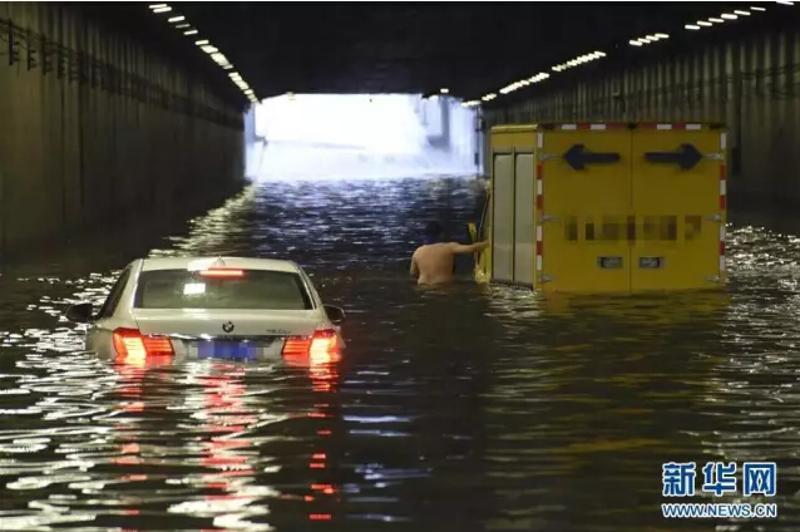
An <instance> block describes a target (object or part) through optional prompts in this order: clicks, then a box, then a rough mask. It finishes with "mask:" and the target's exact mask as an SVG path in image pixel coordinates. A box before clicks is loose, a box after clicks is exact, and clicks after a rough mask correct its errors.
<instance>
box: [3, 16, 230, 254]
mask: <svg viewBox="0 0 800 532" xmlns="http://www.w3.org/2000/svg"><path fill="white" fill-rule="evenodd" d="M242 154H243V135H242V109H241V105H240V104H238V103H236V102H231V101H229V100H228V99H226V98H225V97H221V96H219V94H218V93H217V92H216V91H214V90H213V88H212V87H210V86H209V85H208V84H207V83H205V82H204V80H203V79H202V78H201V76H199V75H197V74H196V73H194V72H192V71H190V70H189V69H188V68H186V67H184V66H183V65H180V64H176V63H175V61H174V60H171V59H168V58H167V57H166V56H164V57H162V56H160V55H156V52H155V51H154V50H153V49H152V47H147V46H145V45H144V44H143V43H141V42H138V41H136V40H134V38H133V37H131V36H128V35H122V34H119V33H117V32H116V31H114V30H112V29H110V28H106V27H104V26H102V25H100V23H98V22H97V21H95V20H94V19H91V18H89V17H88V16H87V15H86V14H85V13H84V12H83V11H81V10H80V9H79V8H76V7H73V6H69V5H63V4H51V3H39V4H34V3H0V252H10V251H12V250H16V249H21V248H24V247H26V245H30V244H31V243H32V242H39V241H44V240H47V239H63V238H66V237H68V236H69V235H72V234H76V233H77V232H79V231H82V230H85V229H86V228H89V227H98V226H102V224H104V223H108V222H109V221H110V222H120V223H122V222H124V221H127V222H128V223H131V222H133V223H135V222H136V220H137V219H139V218H142V217H147V216H151V215H152V214H153V213H157V212H163V211H164V210H165V209H174V208H175V206H176V205H181V206H183V207H186V206H187V204H188V205H191V204H197V206H198V208H200V207H203V206H208V204H211V203H213V202H214V201H218V200H219V199H221V198H222V197H223V196H224V195H226V194H227V193H229V192H230V191H231V190H234V189H235V188H236V187H238V186H240V185H241V184H242V180H243V173H244V167H243V164H244V162H243V160H242Z"/></svg>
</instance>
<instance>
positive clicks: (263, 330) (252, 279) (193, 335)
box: [66, 257, 345, 363]
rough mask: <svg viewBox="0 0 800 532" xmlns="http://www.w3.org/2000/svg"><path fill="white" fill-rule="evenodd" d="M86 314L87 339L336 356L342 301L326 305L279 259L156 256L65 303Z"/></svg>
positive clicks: (117, 350)
mask: <svg viewBox="0 0 800 532" xmlns="http://www.w3.org/2000/svg"><path fill="white" fill-rule="evenodd" d="M66 316H67V318H68V319H70V320H72V321H75V322H79V323H89V324H90V325H89V328H88V330H87V334H86V348H87V349H88V350H90V351H96V352H97V353H99V354H101V355H104V356H111V357H120V358H123V359H127V360H130V359H139V360H142V359H146V358H148V357H173V356H174V357H177V358H226V359H242V360H259V359H279V358H281V357H283V358H284V359H291V360H292V361H294V362H297V361H298V360H299V359H300V360H301V359H303V358H305V359H307V360H308V362H309V363H328V362H336V361H338V360H339V359H340V357H341V351H342V348H343V347H344V340H343V339H342V336H341V330H340V327H339V325H340V324H341V323H342V321H344V317H345V316H344V311H343V310H342V309H341V308H339V307H334V306H330V305H323V303H322V300H321V299H320V297H319V294H317V291H316V290H315V288H314V286H313V285H312V283H311V280H310V279H309V277H308V275H307V274H306V273H305V272H304V271H303V269H302V268H300V267H299V266H298V265H297V264H295V263H293V262H290V261H284V260H271V259H255V258H239V257H217V258H200V257H194V258H155V259H138V260H135V261H133V262H132V263H130V264H129V265H128V266H127V267H126V268H125V270H123V272H122V274H121V275H120V276H119V279H117V282H116V284H115V285H114V287H113V288H112V289H111V292H110V293H109V295H108V298H107V299H106V301H105V303H104V304H103V306H102V308H100V309H99V311H98V312H94V309H93V308H92V305H91V304H90V303H79V304H76V305H72V306H71V307H69V308H68V309H67V312H66Z"/></svg>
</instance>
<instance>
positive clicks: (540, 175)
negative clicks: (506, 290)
mask: <svg viewBox="0 0 800 532" xmlns="http://www.w3.org/2000/svg"><path fill="white" fill-rule="evenodd" d="M536 210H537V211H539V220H541V219H542V216H544V212H543V211H544V166H542V163H538V164H537V165H536ZM543 247H544V244H543V242H542V224H541V222H539V225H537V226H536V271H542V249H543Z"/></svg>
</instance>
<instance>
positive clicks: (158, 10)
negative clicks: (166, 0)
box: [153, 6, 172, 13]
mask: <svg viewBox="0 0 800 532" xmlns="http://www.w3.org/2000/svg"><path fill="white" fill-rule="evenodd" d="M168 11H172V8H171V7H169V6H166V7H159V8H156V9H154V10H153V13H167V12H168Z"/></svg>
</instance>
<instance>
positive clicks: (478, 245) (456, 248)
mask: <svg viewBox="0 0 800 532" xmlns="http://www.w3.org/2000/svg"><path fill="white" fill-rule="evenodd" d="M487 247H489V241H488V240H484V241H483V242H475V243H474V244H459V243H458V242H450V251H452V252H453V253H458V254H464V253H477V252H478V251H481V250H484V249H486V248H487Z"/></svg>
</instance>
